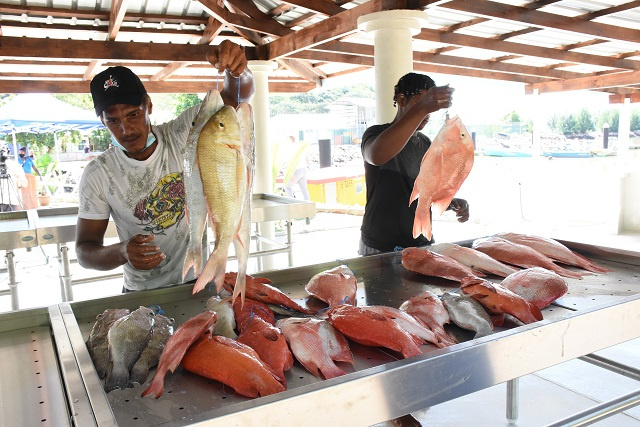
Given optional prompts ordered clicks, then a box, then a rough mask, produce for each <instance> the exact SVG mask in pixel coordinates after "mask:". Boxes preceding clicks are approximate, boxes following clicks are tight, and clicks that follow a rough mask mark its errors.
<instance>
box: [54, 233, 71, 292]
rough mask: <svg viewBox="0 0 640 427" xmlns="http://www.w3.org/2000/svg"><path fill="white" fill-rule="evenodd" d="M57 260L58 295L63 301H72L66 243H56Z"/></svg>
mask: <svg viewBox="0 0 640 427" xmlns="http://www.w3.org/2000/svg"><path fill="white" fill-rule="evenodd" d="M57 247H58V262H59V273H60V295H61V297H62V301H63V302H67V301H73V287H72V284H71V263H70V262H69V248H68V247H67V245H66V244H64V243H62V244H60V243H59V244H58V245H57Z"/></svg>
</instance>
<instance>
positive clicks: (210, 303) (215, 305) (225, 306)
mask: <svg viewBox="0 0 640 427" xmlns="http://www.w3.org/2000/svg"><path fill="white" fill-rule="evenodd" d="M205 310H207V311H215V312H216V313H218V322H217V323H216V327H215V329H214V330H213V335H222V336H223V337H227V338H231V339H232V340H235V339H237V338H238V335H237V334H236V331H235V329H236V315H235V313H234V312H233V306H232V305H231V299H230V298H224V299H223V298H220V297H218V296H212V297H211V298H209V299H208V300H207V305H206V306H205Z"/></svg>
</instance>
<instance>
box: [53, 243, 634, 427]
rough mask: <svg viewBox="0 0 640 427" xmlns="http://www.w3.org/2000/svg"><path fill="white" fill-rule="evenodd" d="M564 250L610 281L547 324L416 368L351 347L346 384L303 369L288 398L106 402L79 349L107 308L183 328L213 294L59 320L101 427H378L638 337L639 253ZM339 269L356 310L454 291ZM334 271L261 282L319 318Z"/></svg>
mask: <svg viewBox="0 0 640 427" xmlns="http://www.w3.org/2000/svg"><path fill="white" fill-rule="evenodd" d="M460 243H463V244H465V243H466V244H468V243H469V242H460ZM564 243H565V244H566V245H568V246H569V247H571V248H573V249H576V250H578V251H579V252H580V253H582V254H584V255H587V256H589V257H590V258H592V259H594V260H595V261H596V262H598V263H600V264H601V265H604V266H606V267H608V268H610V269H611V270H612V272H610V273H607V274H598V275H591V276H585V278H584V279H582V280H576V279H568V280H567V281H568V283H569V292H568V293H567V294H566V295H565V296H564V297H562V298H560V299H558V300H557V301H556V302H555V303H554V304H553V305H551V306H550V307H548V308H546V309H545V310H543V314H544V320H543V321H540V322H536V323H533V324H530V325H521V326H518V325H512V326H513V327H512V328H511V329H504V330H502V331H498V332H497V333H495V334H493V335H491V336H487V337H483V338H480V339H477V340H471V341H469V338H470V336H469V334H468V333H466V332H464V331H462V330H460V329H457V328H455V327H452V328H451V329H450V331H451V332H452V333H455V334H456V336H457V337H458V338H459V340H460V341H461V342H460V343H459V344H457V345H454V346H451V347H448V348H444V349H436V348H435V347H433V346H426V345H425V346H423V347H422V349H423V351H424V354H423V355H422V356H419V357H413V358H409V359H400V360H399V359H398V355H397V354H395V353H393V352H389V351H381V350H379V349H375V348H370V347H364V346H360V345H356V344H353V343H352V346H351V347H352V351H353V354H354V357H355V360H356V363H355V365H354V366H350V365H348V364H342V365H341V367H343V368H344V369H345V370H347V372H348V374H347V375H345V376H342V377H338V378H334V379H331V380H326V381H323V380H320V379H318V378H316V377H314V376H313V375H311V374H310V373H308V372H307V371H306V370H305V369H304V368H302V367H301V365H299V364H298V363H297V362H296V364H295V365H294V367H293V369H292V370H291V371H289V372H288V373H287V390H286V391H284V392H282V393H278V394H275V395H271V396H266V397H262V398H258V399H247V398H243V397H241V396H238V395H236V394H235V393H234V392H233V390H231V389H229V388H228V387H225V386H223V385H222V384H220V383H218V382H215V381H211V380H208V379H206V378H203V377H199V376H197V375H194V374H191V373H188V372H185V371H182V369H181V368H178V370H177V371H176V372H175V373H174V374H169V375H167V377H166V381H165V393H164V395H163V396H162V397H161V398H159V399H157V400H155V399H152V398H149V397H147V398H141V397H140V393H141V392H142V390H143V389H144V388H145V386H140V385H136V387H135V388H132V389H127V390H116V391H113V392H111V393H109V394H105V393H104V391H103V389H102V385H101V383H100V380H99V379H98V377H97V374H96V372H95V369H94V368H93V365H92V363H91V361H90V359H89V355H88V352H87V350H86V347H85V346H84V340H85V339H86V337H87V336H88V333H89V331H90V329H91V326H92V324H93V322H94V320H95V316H96V315H97V314H99V313H101V312H102V311H103V310H104V309H106V308H116V307H127V308H130V309H134V308H137V307H138V306H139V305H151V304H159V305H161V306H162V307H163V308H164V310H165V312H166V314H167V315H168V316H170V317H174V318H175V319H176V325H180V324H181V323H183V322H184V321H186V320H187V319H189V318H190V317H192V316H193V315H195V314H197V313H200V312H201V311H202V310H203V309H204V306H205V303H206V300H207V298H208V297H209V296H210V294H206V293H200V294H197V295H195V296H192V295H191V287H190V286H178V287H174V288H165V289H159V290H155V291H147V292H138V293H132V294H126V295H119V296H115V297H109V298H104V299H100V300H93V301H84V302H74V303H63V304H60V312H61V316H62V318H63V320H64V324H65V325H66V332H67V333H68V339H69V342H71V344H72V351H73V356H74V357H75V359H76V360H77V361H78V364H79V365H78V366H79V369H80V372H81V375H82V378H83V382H84V384H85V386H86V393H87V394H88V396H89V400H90V402H91V405H92V408H93V411H94V413H95V414H99V417H96V422H97V424H98V425H114V424H117V425H120V426H138V425H177V426H180V425H212V426H213V425H220V426H228V425H243V426H244V425H260V426H279V427H280V426H300V425H305V426H327V425H331V426H339V425H343V426H353V425H356V424H357V425H371V424H375V423H377V422H380V421H384V420H387V419H391V418H395V417H398V416H401V415H404V414H407V413H409V412H413V411H416V410H419V409H423V408H426V407H429V406H433V405H436V404H438V403H442V402H445V401H448V400H451V399H454V398H456V397H459V396H463V395H465V394H468V393H472V392H475V391H478V390H481V389H484V388H487V387H490V386H493V385H496V384H499V383H503V382H506V381H510V380H514V379H517V378H518V377H520V376H523V375H527V374H530V373H533V372H536V371H538V370H541V369H544V368H547V367H550V366H553V365H555V364H558V363H561V362H565V361H568V360H571V359H575V358H578V357H581V356H584V355H588V354H590V353H592V352H595V351H598V350H601V349H603V348H606V347H609V346H612V345H616V344H619V343H622V342H625V341H627V340H631V339H634V338H638V337H640V283H639V280H638V277H640V253H635V252H626V251H621V250H616V249H611V248H602V247H594V246H589V245H580V244H572V243H571V242H564ZM344 262H345V263H347V264H348V265H349V267H350V268H351V269H352V270H353V271H354V272H355V274H356V277H357V279H358V292H357V303H358V305H364V304H371V305H389V306H395V307H398V306H399V305H400V304H401V303H402V302H403V301H405V300H406V299H408V298H410V297H411V296H413V295H415V294H417V293H419V292H421V291H423V290H427V289H429V290H432V291H435V292H438V293H439V292H442V291H446V290H452V289H455V288H456V285H457V284H456V283H454V282H449V281H447V280H444V279H438V278H431V277H426V276H421V275H418V274H414V273H411V272H408V271H406V270H405V269H404V268H403V267H402V266H401V264H400V254H399V253H390V254H383V255H374V256H369V257H362V258H354V259H350V260H346V261H344ZM335 265H336V263H324V264H318V265H314V266H308V267H303V268H291V269H286V270H279V271H271V272H264V273H261V274H260V276H264V277H268V278H270V279H271V280H272V281H273V282H274V284H275V285H276V286H278V287H279V288H280V289H282V291H283V292H285V293H287V294H288V295H289V296H291V297H292V298H294V299H296V300H298V301H299V302H301V303H302V304H306V305H307V306H309V307H314V308H319V307H320V305H319V303H318V302H317V301H316V300H314V299H312V298H308V296H307V294H306V291H305V290H304V286H305V284H306V283H307V282H308V280H309V278H310V277H311V276H312V275H314V274H316V273H318V272H320V271H323V270H326V269H328V268H331V267H334V266H335ZM620 325H624V327H620ZM586 337H588V339H585V338H586ZM67 357H70V356H68V355H67ZM149 380H150V378H149ZM512 416H513V414H512Z"/></svg>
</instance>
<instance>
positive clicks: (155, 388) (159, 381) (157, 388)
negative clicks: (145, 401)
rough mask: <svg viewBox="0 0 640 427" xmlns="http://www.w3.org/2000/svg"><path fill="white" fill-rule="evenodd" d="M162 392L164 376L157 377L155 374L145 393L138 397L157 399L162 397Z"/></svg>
mask: <svg viewBox="0 0 640 427" xmlns="http://www.w3.org/2000/svg"><path fill="white" fill-rule="evenodd" d="M163 392H164V375H158V374H157V373H156V375H155V376H154V377H153V379H152V380H151V384H149V387H147V388H146V389H145V391H143V392H142V394H141V395H140V397H146V396H148V395H152V396H153V397H155V398H156V399H157V398H159V397H160V396H162V393H163Z"/></svg>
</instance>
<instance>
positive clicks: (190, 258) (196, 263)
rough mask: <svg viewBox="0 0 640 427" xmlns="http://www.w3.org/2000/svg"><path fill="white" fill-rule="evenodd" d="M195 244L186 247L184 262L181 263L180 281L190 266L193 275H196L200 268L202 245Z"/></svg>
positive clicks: (185, 275)
mask: <svg viewBox="0 0 640 427" xmlns="http://www.w3.org/2000/svg"><path fill="white" fill-rule="evenodd" d="M196 246H197V247H195V246H194V247H191V246H189V247H188V248H187V255H186V256H185V257H184V264H183V265H182V281H184V279H185V278H186V277H187V274H188V273H189V270H190V269H191V268H192V267H193V275H194V276H197V275H198V274H199V273H200V270H202V247H201V246H199V245H196Z"/></svg>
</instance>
